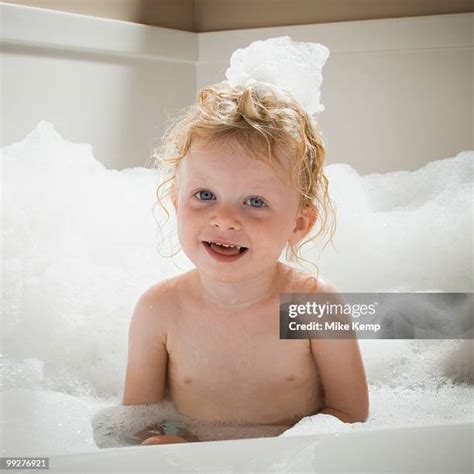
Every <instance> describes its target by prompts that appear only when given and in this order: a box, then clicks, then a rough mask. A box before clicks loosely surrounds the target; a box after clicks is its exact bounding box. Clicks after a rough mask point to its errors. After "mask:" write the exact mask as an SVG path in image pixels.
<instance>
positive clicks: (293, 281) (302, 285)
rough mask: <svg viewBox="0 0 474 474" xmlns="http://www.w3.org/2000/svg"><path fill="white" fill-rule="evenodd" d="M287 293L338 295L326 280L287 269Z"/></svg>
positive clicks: (331, 284)
mask: <svg viewBox="0 0 474 474" xmlns="http://www.w3.org/2000/svg"><path fill="white" fill-rule="evenodd" d="M288 276H289V278H288V279H287V281H288V285H287V289H288V293H339V291H338V289H337V288H336V286H335V285H334V284H333V283H331V282H330V281H329V280H327V279H326V278H322V277H320V276H318V275H316V274H314V273H305V272H302V271H300V270H296V269H294V268H290V267H288Z"/></svg>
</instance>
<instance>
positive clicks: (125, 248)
mask: <svg viewBox="0 0 474 474" xmlns="http://www.w3.org/2000/svg"><path fill="white" fill-rule="evenodd" d="M473 157H474V152H472V151H467V152H461V153H459V154H458V155H457V156H455V157H450V158H447V159H444V160H439V161H435V162H432V163H429V164H428V165H426V166H424V167H423V168H421V169H419V170H417V171H414V172H407V171H400V172H395V173H387V174H371V175H368V176H359V175H358V173H357V172H356V171H355V170H354V169H353V168H351V167H350V166H348V165H344V164H335V165H330V166H327V167H326V175H327V176H328V178H329V181H330V193H331V196H332V198H333V200H334V201H335V202H336V205H337V209H338V221H337V222H338V228H337V233H336V236H335V239H334V244H335V247H331V246H328V247H327V248H326V250H325V251H324V253H323V254H322V256H321V258H320V259H319V260H318V265H319V267H320V269H321V274H322V276H323V277H325V278H328V279H329V280H330V281H332V282H333V283H334V284H335V285H336V286H337V287H338V288H339V290H340V291H346V292H350V291H354V292H358V291H372V292H376V291H430V290H436V291H452V292H470V291H471V292H472V291H473V285H472V274H473V272H472V215H473V213H472V174H473V163H474V161H473ZM2 165H3V169H2V185H3V204H2V208H3V209H2V212H3V236H2V246H3V288H2V298H3V311H2V333H3V348H4V349H3V352H4V353H5V355H4V357H3V358H2V371H3V380H2V382H3V387H2V390H3V400H4V401H5V400H6V401H5V402H4V403H6V405H3V406H4V408H5V406H9V407H11V411H10V410H5V409H4V410H3V413H4V415H3V416H4V417H6V420H5V427H6V428H5V432H7V433H9V434H8V439H13V438H15V436H16V434H17V435H18V436H19V437H18V438H17V439H20V440H22V441H21V442H20V441H18V443H17V444H16V445H12V443H10V444H8V445H6V448H4V455H6V453H8V454H9V455H14V454H17V455H22V456H24V455H27V454H28V455H29V454H31V455H35V454H43V455H44V454H45V453H48V454H53V453H64V452H72V451H74V450H80V449H83V450H84V449H86V448H87V449H88V450H89V449H91V446H92V444H93V443H92V441H91V431H90V430H89V428H90V429H92V428H91V426H90V418H91V415H92V413H98V412H99V411H100V410H102V409H104V408H105V409H107V407H110V406H114V405H115V408H116V409H118V410H119V412H115V413H116V415H117V416H116V417H115V418H113V420H115V421H113V423H115V424H116V425H117V424H118V425H120V426H122V427H125V428H127V429H132V428H135V427H137V426H136V425H130V426H129V425H127V424H126V423H125V424H124V423H123V419H124V417H125V418H126V419H129V420H130V419H132V420H133V419H134V417H133V416H132V417H131V418H130V417H128V414H124V412H123V411H120V410H122V408H124V407H122V408H120V407H117V406H116V405H119V404H120V400H121V395H122V391H123V380H124V373H125V367H126V366H125V364H126V355H127V334H128V325H129V321H130V315H131V313H132V310H133V306H134V304H135V302H136V301H137V300H138V298H139V296H140V295H141V294H142V293H143V292H144V290H145V289H146V288H148V287H149V286H151V285H152V284H154V283H155V282H157V281H159V280H162V279H165V278H168V277H171V276H174V275H176V274H178V273H181V272H182V271H185V270H188V269H190V268H192V265H191V262H189V260H188V259H187V258H186V257H185V256H184V255H183V254H182V253H181V254H180V255H178V256H177V257H175V259H174V260H171V259H167V258H164V257H162V256H160V254H159V252H158V249H157V239H158V237H159V235H160V234H159V231H158V229H157V226H156V223H155V220H154V219H153V212H152V206H153V204H154V202H155V190H156V186H157V185H158V183H159V182H160V179H161V176H160V174H159V173H157V172H156V171H155V170H150V169H145V168H134V169H126V170H122V171H115V170H108V169H106V168H105V167H104V166H103V165H102V164H101V163H100V162H99V161H97V160H96V159H94V157H93V153H92V148H91V146H90V145H86V144H75V143H71V142H69V141H66V140H64V139H63V138H61V137H60V136H59V134H58V133H57V132H56V130H55V129H54V126H53V125H52V124H50V123H48V122H45V121H42V122H40V123H39V124H38V126H37V127H36V128H35V129H34V130H33V131H32V132H31V133H30V134H29V135H28V136H27V137H26V138H25V139H24V140H23V141H21V142H19V143H16V144H13V145H10V146H8V147H6V148H4V149H3V151H2ZM156 212H158V213H159V212H160V209H159V208H157V210H156ZM158 218H159V220H161V216H160V215H159V216H158ZM163 233H164V234H165V235H167V236H171V238H172V237H173V236H174V235H175V233H176V232H175V220H174V217H173V214H171V219H170V220H169V222H168V223H167V224H166V225H165V227H164V228H163ZM318 253H319V252H318V249H312V250H310V248H308V249H307V250H306V253H305V257H306V258H309V259H310V260H313V261H314V260H315V259H316V257H317V255H318ZM175 263H176V264H177V265H178V268H177V267H176V266H175ZM361 350H362V354H363V357H364V362H365V366H366V371H367V376H368V381H369V384H370V393H371V399H372V406H371V419H370V420H369V422H370V424H371V426H373V427H381V426H394V425H393V423H396V422H398V423H406V424H413V423H422V422H423V420H425V421H427V420H428V421H438V422H440V423H441V422H449V421H457V420H465V421H467V420H472V411H473V410H472V408H473V405H472V399H473V397H472V394H473V391H472V386H473V383H474V376H473V366H474V364H473V347H472V341H435V342H434V341H429V340H428V341H361ZM469 396H470V398H469ZM422 402H423V403H422ZM28 406H30V407H36V410H40V411H41V413H42V415H41V416H40V417H38V416H36V417H35V416H31V414H30V415H28V410H26V409H25V410H23V409H22V407H25V408H26V407H28ZM39 407H41V408H39ZM423 407H426V409H424V408H423ZM125 408H128V409H131V407H125ZM168 408H169V407H168ZM153 409H155V408H153ZM57 410H59V413H60V414H61V416H60V417H59V418H58V417H56V416H53V412H55V411H57ZM125 412H127V413H134V414H135V412H136V410H135V411H134V409H131V411H130V410H127V409H125ZM117 413H118V414H117ZM162 415H163V414H159V413H158V412H156V411H155V412H152V413H151V415H150V414H148V415H143V416H138V417H137V418H136V420H137V423H138V424H139V425H140V426H139V428H145V426H143V425H147V424H148V423H149V422H150V421H156V420H154V419H153V417H155V418H157V419H158V418H161V416H162ZM163 416H171V414H170V413H165V414H164V415H163ZM173 416H175V415H173ZM127 417H128V418H127ZM329 418H330V419H331V423H332V424H336V425H338V427H336V429H340V427H341V425H343V424H342V423H341V424H338V420H337V419H335V418H334V417H329ZM60 419H62V420H63V422H62V425H63V426H62V427H59V426H57V424H56V425H55V423H61V421H60ZM84 420H87V423H86V424H87V426H88V427H89V428H88V429H86V428H85V424H84V423H85V421H84ZM308 420H309V421H308ZM323 420H324V418H323V417H322V416H318V417H317V421H316V420H313V423H309V422H310V421H311V420H310V419H309V418H307V419H304V420H303V421H302V423H304V426H306V428H305V430H306V429H307V427H309V426H312V429H313V431H316V432H318V431H321V430H322V431H324V430H329V429H331V428H330V427H329V426H327V423H326V422H323ZM397 420H398V421H397ZM188 421H189V420H188ZM308 423H309V424H308ZM53 425H54V427H53ZM64 425H67V428H65V426H64ZM343 426H344V427H346V428H347V426H348V425H343ZM354 426H356V425H354ZM360 426H362V427H364V426H368V425H367V424H362V425H360ZM53 428H54V430H55V431H54V433H56V434H57V433H62V432H63V431H61V430H66V431H67V432H68V433H70V436H69V435H68V436H61V435H60V434H59V435H57V436H56V434H53V431H50V433H51V435H50V436H49V435H47V434H46V433H47V432H48V430H53ZM96 428H97V427H96ZM227 428H228V427H227ZM227 428H226V429H227ZM236 429H240V428H228V431H227V434H226V435H227V436H232V434H231V433H230V431H231V430H234V431H233V432H234V433H236ZM294 429H296V428H294ZM298 429H299V428H298ZM18 430H19V431H18ZM88 430H89V431H88ZM204 431H205V430H204ZM205 432H206V433H207V431H205ZM74 433H76V434H74ZM246 433H247V434H248V433H251V430H250V431H249V430H247V431H245V433H241V434H239V436H240V435H241V436H242V437H245V434H246ZM76 435H77V436H76ZM202 436H203V438H204V437H205V436H206V434H203V435H202ZM209 436H210V435H209ZM45 446H46V447H47V448H48V449H46V448H45Z"/></svg>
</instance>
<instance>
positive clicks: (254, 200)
mask: <svg viewBox="0 0 474 474" xmlns="http://www.w3.org/2000/svg"><path fill="white" fill-rule="evenodd" d="M245 202H246V203H250V204H249V206H250V207H255V208H261V207H266V206H267V205H266V204H265V201H264V200H263V199H260V198H258V197H251V198H248V199H247V200H246V201H245Z"/></svg>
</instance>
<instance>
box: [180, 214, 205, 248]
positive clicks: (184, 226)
mask: <svg viewBox="0 0 474 474" xmlns="http://www.w3.org/2000/svg"><path fill="white" fill-rule="evenodd" d="M201 220H202V216H199V215H198V213H196V212H195V210H193V209H191V208H188V207H185V206H182V207H179V208H178V212H177V214H176V221H177V224H178V238H179V241H180V243H181V245H182V246H183V247H185V248H186V247H187V248H189V247H190V246H192V245H197V243H198V235H199V229H200V228H201V227H202V222H201Z"/></svg>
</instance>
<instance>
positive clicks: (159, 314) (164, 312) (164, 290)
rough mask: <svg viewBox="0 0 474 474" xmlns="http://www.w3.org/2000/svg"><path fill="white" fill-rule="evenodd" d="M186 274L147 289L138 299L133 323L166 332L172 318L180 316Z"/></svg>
mask: <svg viewBox="0 0 474 474" xmlns="http://www.w3.org/2000/svg"><path fill="white" fill-rule="evenodd" d="M185 278H186V274H183V275H178V276H176V277H173V278H168V279H166V280H162V281H160V282H158V283H155V284H154V285H152V286H150V287H149V288H147V289H146V290H145V291H144V293H143V294H142V295H141V296H140V298H139V299H138V301H137V303H136V305H135V309H134V312H133V316H132V321H131V323H132V324H134V325H138V326H140V325H144V326H146V327H147V328H148V329H156V330H159V331H160V332H162V333H163V332H166V328H167V326H168V323H169V321H170V317H176V315H177V314H179V305H180V302H181V301H182V298H181V297H180V294H181V293H182V291H181V288H182V287H183V280H184V279H185Z"/></svg>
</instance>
